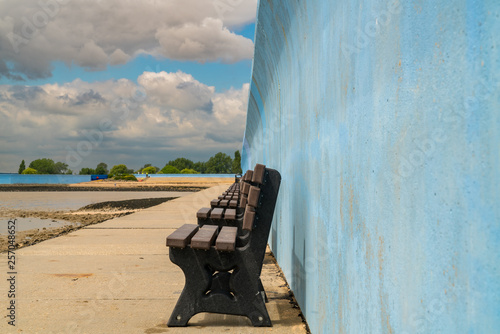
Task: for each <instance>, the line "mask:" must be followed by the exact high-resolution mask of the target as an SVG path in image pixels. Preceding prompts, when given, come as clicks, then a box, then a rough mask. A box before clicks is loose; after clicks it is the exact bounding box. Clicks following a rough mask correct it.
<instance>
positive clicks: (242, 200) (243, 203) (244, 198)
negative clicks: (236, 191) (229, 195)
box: [240, 196, 247, 208]
mask: <svg viewBox="0 0 500 334" xmlns="http://www.w3.org/2000/svg"><path fill="white" fill-rule="evenodd" d="M246 205H247V198H246V197H245V196H243V197H242V198H241V200H240V208H244V207H245V206H246Z"/></svg>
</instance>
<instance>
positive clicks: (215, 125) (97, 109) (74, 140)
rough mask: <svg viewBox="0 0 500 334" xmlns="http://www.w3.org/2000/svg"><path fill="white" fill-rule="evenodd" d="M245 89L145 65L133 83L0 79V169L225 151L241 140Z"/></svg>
mask: <svg viewBox="0 0 500 334" xmlns="http://www.w3.org/2000/svg"><path fill="white" fill-rule="evenodd" d="M248 89H249V85H248V84H245V85H243V86H242V87H240V88H233V89H230V90H228V91H225V92H216V91H215V89H214V87H211V86H208V85H205V84H203V83H202V82H199V81H198V80H196V79H195V78H194V77H193V76H191V75H189V74H186V73H183V72H176V73H167V72H159V73H153V72H144V73H143V74H141V75H140V76H139V77H138V79H137V84H136V83H134V82H133V81H131V80H128V79H120V80H108V81H101V82H85V81H82V80H74V81H72V82H69V83H66V84H45V85H40V86H22V85H1V86H0V147H2V149H3V152H2V159H1V160H0V170H3V171H12V172H15V171H17V167H18V166H19V163H20V161H18V160H19V159H24V160H26V161H32V160H34V159H37V158H41V157H47V158H52V159H54V160H56V161H63V162H67V163H69V164H70V167H72V169H73V170H75V171H78V170H79V169H80V168H82V167H95V165H97V163H99V162H101V161H104V162H106V163H107V164H108V165H114V164H118V163H126V164H127V165H130V166H129V167H134V168H138V167H140V166H141V164H142V165H143V164H144V163H148V162H149V163H154V164H157V165H162V164H165V163H166V162H167V161H168V160H171V159H175V158H177V157H187V158H191V159H193V160H206V159H208V157H210V156H212V155H213V154H215V153H217V152H219V151H222V152H227V153H231V152H234V151H235V150H237V149H239V148H240V146H241V141H242V137H243V132H244V127H245V115H246V105H247V99H248ZM89 143H90V144H89ZM19 152H23V156H22V157H21V156H20V154H19ZM75 155H78V157H79V158H80V159H75V157H74V156H75ZM110 159H114V160H110ZM161 167H162V166H161Z"/></svg>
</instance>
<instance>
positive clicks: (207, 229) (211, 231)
mask: <svg viewBox="0 0 500 334" xmlns="http://www.w3.org/2000/svg"><path fill="white" fill-rule="evenodd" d="M217 229H218V227H217V225H204V226H203V227H202V228H200V229H199V230H198V232H197V233H196V234H195V235H194V237H193V238H192V239H191V248H194V249H205V250H208V249H210V247H211V246H212V244H213V242H214V240H215V237H216V235H217Z"/></svg>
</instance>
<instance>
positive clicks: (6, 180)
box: [0, 174, 91, 184]
mask: <svg viewBox="0 0 500 334" xmlns="http://www.w3.org/2000/svg"><path fill="white" fill-rule="evenodd" d="M90 180H91V176H90V175H38V174H0V184H71V183H80V182H90Z"/></svg>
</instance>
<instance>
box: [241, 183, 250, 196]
mask: <svg viewBox="0 0 500 334" xmlns="http://www.w3.org/2000/svg"><path fill="white" fill-rule="evenodd" d="M249 190H250V184H248V183H246V182H245V183H244V184H243V189H242V190H241V192H242V193H243V194H244V195H248V191H249Z"/></svg>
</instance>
